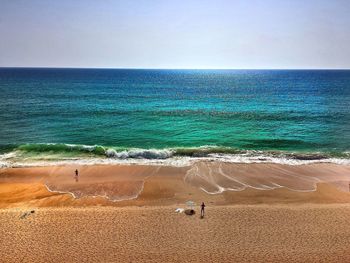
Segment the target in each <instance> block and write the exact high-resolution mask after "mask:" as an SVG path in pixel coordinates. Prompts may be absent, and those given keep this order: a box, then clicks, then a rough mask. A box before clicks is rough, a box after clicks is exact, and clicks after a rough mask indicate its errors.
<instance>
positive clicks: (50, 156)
mask: <svg viewBox="0 0 350 263" xmlns="http://www.w3.org/2000/svg"><path fill="white" fill-rule="evenodd" d="M198 160H209V161H222V162H232V163H280V164H289V165H300V164H309V163H316V162H329V163H337V164H346V165H350V152H287V151H268V150H266V151H257V150H241V149H237V148H232V147H221V146H200V147H187V148H186V147H179V148H165V149H140V148H123V147H105V146H101V145H75V144H54V143H47V144H23V145H19V146H17V147H15V146H14V147H13V148H12V149H11V150H10V151H9V152H6V153H3V154H1V155H0V167H11V166H29V165H52V164H53V165H55V164H70V163H79V164H113V163H123V164H127V163H130V164H164V165H173V166H188V165H191V164H192V163H193V162H196V161H198Z"/></svg>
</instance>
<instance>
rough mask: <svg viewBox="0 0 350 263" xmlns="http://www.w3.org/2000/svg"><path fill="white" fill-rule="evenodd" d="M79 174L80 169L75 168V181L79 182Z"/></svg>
mask: <svg viewBox="0 0 350 263" xmlns="http://www.w3.org/2000/svg"><path fill="white" fill-rule="evenodd" d="M78 176H79V172H78V169H75V181H76V182H78Z"/></svg>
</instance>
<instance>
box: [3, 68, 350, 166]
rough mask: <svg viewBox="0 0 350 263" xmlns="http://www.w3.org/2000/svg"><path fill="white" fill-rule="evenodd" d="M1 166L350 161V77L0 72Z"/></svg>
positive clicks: (334, 73) (339, 73)
mask: <svg viewBox="0 0 350 263" xmlns="http://www.w3.org/2000/svg"><path fill="white" fill-rule="evenodd" d="M0 94H1V95H0V165H3V166H7V165H14V164H20V163H21V162H27V163H28V162H31V161H33V162H34V161H35V162H42V163H46V162H50V161H51V162H57V161H81V162H84V161H85V162H89V161H91V160H93V161H95V162H98V161H100V162H109V161H121V162H128V161H133V162H143V163H151V162H154V161H157V162H159V161H166V160H171V161H179V160H185V159H186V160H190V159H201V158H213V159H215V158H216V159H223V160H225V161H235V162H287V163H305V162H311V161H312V162H314V161H333V162H343V163H349V160H350V71H347V70H141V69H140V70H137V69H135V70H134V69H53V68H52V69H45V68H37V69H31V68H0Z"/></svg>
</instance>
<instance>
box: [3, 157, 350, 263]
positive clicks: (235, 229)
mask: <svg viewBox="0 0 350 263" xmlns="http://www.w3.org/2000/svg"><path fill="white" fill-rule="evenodd" d="M208 165H211V166H210V167H211V168H210V169H212V172H210V173H207V175H206V172H207V170H206V169H207V166H208ZM217 165H218V164H205V165H204V166H202V167H198V169H199V170H200V171H201V176H202V175H204V177H203V176H202V178H196V177H193V173H189V171H191V169H192V168H193V167H184V168H176V167H150V166H82V167H78V169H79V172H80V178H79V182H78V183H76V182H75V180H74V170H75V169H76V168H77V167H72V166H61V167H32V168H11V169H2V170H0V226H1V227H0V248H1V249H0V262H203V261H207V262H350V251H349V249H350V193H349V192H347V191H340V190H339V189H343V190H344V186H347V185H348V184H349V176H350V167H349V166H341V165H333V164H315V165H308V166H307V165H305V166H284V165H276V164H274V165H272V164H249V165H247V164H234V165H228V164H224V165H225V166H222V167H221V166H220V167H219V166H217ZM226 166H227V167H226ZM196 169H197V168H196ZM222 170H224V171H225V173H224V174H225V175H226V174H228V175H229V176H230V178H228V179H229V180H227V178H224V179H225V180H223V177H222V173H221V172H220V171H222ZM192 171H193V170H192ZM218 171H219V172H218ZM189 175H190V177H189ZM186 177H187V178H186ZM224 177H225V176H224ZM299 177H301V179H299ZM203 178H204V179H203ZM315 178H316V179H315ZM189 179H190V180H189ZM238 179H239V180H238ZM203 180H204V181H203ZM237 180H238V181H239V182H240V183H242V182H243V183H244V184H249V185H254V186H261V185H263V186H267V187H268V186H269V182H270V183H271V182H272V184H270V186H271V185H274V182H277V181H278V182H279V183H280V184H282V183H283V184H286V185H289V186H292V187H302V188H303V187H307V188H308V187H314V186H315V185H316V183H317V189H316V190H315V191H308V192H299V191H292V190H289V189H287V188H285V187H283V188H277V189H273V190H258V189H255V188H252V187H246V189H245V190H243V191H226V192H223V193H221V194H207V193H206V192H205V191H203V190H201V189H200V188H201V187H208V188H207V190H208V189H214V190H215V189H216V188H215V186H213V185H220V187H221V186H228V185H231V186H232V182H235V185H236V186H237V187H241V186H240V185H239V184H237ZM47 184H49V185H51V186H52V187H54V188H55V189H56V190H57V191H62V190H65V191H67V190H69V191H70V192H74V193H76V194H81V196H85V197H81V198H78V199H75V198H73V196H72V195H71V194H67V193H59V192H55V193H53V192H50V191H48V189H47V188H46V186H45V185H47ZM138 192H140V194H139V195H138V197H137V198H135V199H131V200H125V201H121V202H112V201H110V200H108V198H106V196H105V197H91V196H92V195H94V194H95V193H98V194H99V195H103V194H106V195H112V196H113V194H114V195H115V196H124V197H125V196H132V195H134V194H135V193H138ZM187 200H193V201H195V202H196V203H197V204H199V203H200V202H201V201H205V202H206V204H207V210H206V217H205V218H204V219H200V218H199V216H198V213H199V209H198V207H196V210H197V214H196V215H194V216H186V215H185V214H183V213H182V214H177V213H175V209H176V208H177V207H183V208H185V205H184V203H185V202H186V201H187ZM31 210H35V213H33V214H29V215H28V216H27V217H26V218H24V219H21V218H20V217H21V215H23V213H25V212H28V211H31Z"/></svg>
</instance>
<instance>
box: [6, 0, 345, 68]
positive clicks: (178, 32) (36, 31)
mask: <svg viewBox="0 0 350 263" xmlns="http://www.w3.org/2000/svg"><path fill="white" fill-rule="evenodd" d="M0 66H2V67H4V66H22V67H121V68H130V67H131V68H350V1H349V0H327V1H324V0H227V1H220V0H215V1H214V0H213V1H206V0H198V1H191V0H184V1H176V0H169V1H166V0H163V1H157V0H156V1H152V0H145V1H141V0H140V1H133V0H125V1H117V0H114V1H112V0H111V1H108V0H100V1H99V0H94V1H89V0H85V1H79V0H74V1H68V0H67V1H65V0H41V1H35V0H31V1H30V0H23V1H19V0H0Z"/></svg>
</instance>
